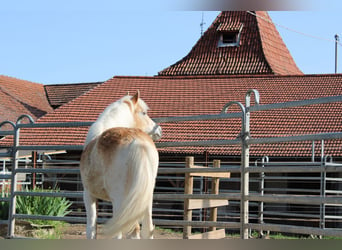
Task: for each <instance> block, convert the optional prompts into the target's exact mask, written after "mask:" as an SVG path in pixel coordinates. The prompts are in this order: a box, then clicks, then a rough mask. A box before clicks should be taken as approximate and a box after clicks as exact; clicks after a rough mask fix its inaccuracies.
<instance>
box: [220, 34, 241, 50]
mask: <svg viewBox="0 0 342 250" xmlns="http://www.w3.org/2000/svg"><path fill="white" fill-rule="evenodd" d="M239 45H240V33H239V31H230V32H223V33H221V35H220V39H219V42H218V47H238V46H239Z"/></svg>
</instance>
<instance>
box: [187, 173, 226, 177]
mask: <svg viewBox="0 0 342 250" xmlns="http://www.w3.org/2000/svg"><path fill="white" fill-rule="evenodd" d="M190 175H191V176H203V177H212V178H230V173H229V172H227V173H190Z"/></svg>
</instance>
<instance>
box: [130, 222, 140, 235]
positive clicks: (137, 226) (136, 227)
mask: <svg viewBox="0 0 342 250" xmlns="http://www.w3.org/2000/svg"><path fill="white" fill-rule="evenodd" d="M127 238H128V239H140V225H139V223H138V222H137V223H136V225H135V227H134V229H133V231H132V232H131V233H130V234H128V235H127Z"/></svg>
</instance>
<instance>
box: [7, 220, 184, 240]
mask: <svg viewBox="0 0 342 250" xmlns="http://www.w3.org/2000/svg"><path fill="white" fill-rule="evenodd" d="M99 227H101V226H99ZM85 231H86V225H85V224H65V225H63V226H60V228H58V229H53V228H52V227H49V226H45V227H44V226H43V227H37V226H33V225H31V224H30V223H28V222H24V221H20V222H18V223H16V228H15V234H16V236H17V237H25V238H26V237H28V238H43V239H44V238H45V239H46V238H48V239H49V238H51V239H86V234H85ZM6 235H7V225H1V227H0V238H1V239H4V238H5V237H6ZM97 238H98V239H108V238H106V237H104V236H103V235H101V234H99V235H98V237H97ZM154 238H155V239H182V238H183V235H182V232H174V231H171V230H167V229H162V228H156V229H155V231H154Z"/></svg>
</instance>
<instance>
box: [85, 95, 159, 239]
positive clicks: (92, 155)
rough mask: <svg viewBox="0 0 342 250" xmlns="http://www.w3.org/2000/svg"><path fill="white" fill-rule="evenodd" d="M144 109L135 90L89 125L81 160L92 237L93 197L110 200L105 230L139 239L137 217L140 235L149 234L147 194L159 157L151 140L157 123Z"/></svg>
mask: <svg viewBox="0 0 342 250" xmlns="http://www.w3.org/2000/svg"><path fill="white" fill-rule="evenodd" d="M147 109H148V107H147V105H146V104H145V102H144V101H143V100H142V99H140V98H139V91H138V92H137V93H136V94H135V95H134V96H133V97H131V96H125V97H123V98H121V99H120V100H118V101H116V102H114V103H112V104H111V105H109V106H108V107H107V108H106V109H105V110H104V111H103V113H102V114H101V115H100V116H99V118H98V119H97V121H96V122H95V123H94V124H93V125H92V126H91V127H90V129H89V132H88V135H87V139H86V142H85V145H84V150H83V153H82V156H81V163H80V170H81V178H82V183H83V187H84V203H85V207H86V212H87V238H88V239H95V238H96V201H97V199H102V200H106V201H111V203H112V205H113V217H112V218H111V219H110V220H109V221H108V222H107V223H106V225H105V226H104V233H105V234H107V235H111V236H113V237H116V238H121V237H122V234H126V233H127V234H130V236H131V237H132V238H140V232H139V231H140V227H139V223H140V222H141V223H142V231H141V236H142V238H153V229H154V227H153V224H152V198H153V189H154V184H155V178H156V175H157V168H158V161H159V156H158V151H157V149H156V147H155V145H154V142H153V140H157V139H159V138H160V137H161V128H160V126H158V125H157V124H155V123H154V122H153V121H152V120H151V118H150V117H149V116H148V115H147ZM152 139H153V140H152ZM132 232H133V234H132Z"/></svg>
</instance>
